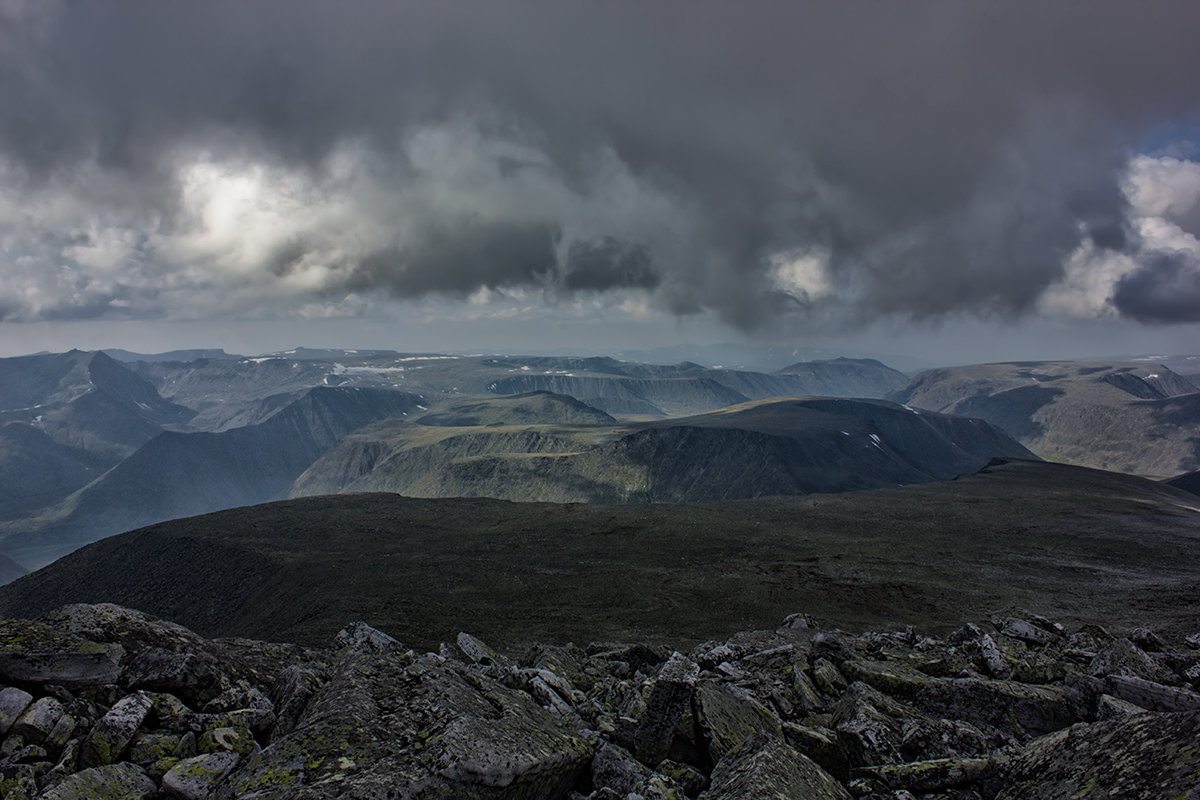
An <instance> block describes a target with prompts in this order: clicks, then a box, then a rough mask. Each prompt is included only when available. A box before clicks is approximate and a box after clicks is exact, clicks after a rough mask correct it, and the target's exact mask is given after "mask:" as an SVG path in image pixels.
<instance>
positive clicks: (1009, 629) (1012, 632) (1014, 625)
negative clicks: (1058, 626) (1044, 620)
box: [1000, 617, 1057, 646]
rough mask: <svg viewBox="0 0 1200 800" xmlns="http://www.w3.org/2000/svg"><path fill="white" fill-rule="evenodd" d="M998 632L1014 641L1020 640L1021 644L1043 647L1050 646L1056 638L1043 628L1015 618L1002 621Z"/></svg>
mask: <svg viewBox="0 0 1200 800" xmlns="http://www.w3.org/2000/svg"><path fill="white" fill-rule="evenodd" d="M1000 632H1001V633H1002V634H1004V635H1005V636H1011V637H1012V638H1014V639H1020V640H1021V641H1023V642H1026V643H1028V644H1032V645H1038V646H1044V645H1047V644H1050V642H1052V641H1054V639H1055V638H1057V637H1056V636H1055V635H1054V634H1051V633H1050V632H1049V631H1047V630H1046V629H1045V628H1042V627H1039V626H1037V625H1034V624H1033V623H1032V622H1029V621H1028V620H1024V619H1018V618H1016V617H1008V618H1007V619H1005V620H1004V624H1003V625H1001V626H1000Z"/></svg>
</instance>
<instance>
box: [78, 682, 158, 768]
mask: <svg viewBox="0 0 1200 800" xmlns="http://www.w3.org/2000/svg"><path fill="white" fill-rule="evenodd" d="M149 713H150V698H149V697H148V696H147V695H146V693H145V692H134V693H133V694H131V695H128V696H126V697H124V698H122V699H121V700H120V701H119V702H117V704H116V705H114V706H113V707H112V708H111V709H109V711H108V713H107V714H105V715H104V716H103V717H101V718H100V719H99V720H97V721H96V724H95V725H93V726H92V730H91V731H90V732H89V733H88V736H87V738H86V739H84V740H83V744H82V745H81V746H80V749H79V764H80V766H83V767H96V766H100V765H102V764H111V763H113V762H115V761H117V760H119V758H120V756H121V754H122V753H123V752H125V748H126V747H128V746H129V743H130V741H132V740H133V737H134V735H135V734H136V733H137V731H138V728H139V727H141V725H142V722H143V721H144V720H145V719H146V715H147V714H149Z"/></svg>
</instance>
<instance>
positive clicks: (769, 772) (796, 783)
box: [700, 734, 851, 800]
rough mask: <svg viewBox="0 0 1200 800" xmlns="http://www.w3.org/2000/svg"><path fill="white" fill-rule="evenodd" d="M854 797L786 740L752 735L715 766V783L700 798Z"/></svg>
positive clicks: (843, 799)
mask: <svg viewBox="0 0 1200 800" xmlns="http://www.w3.org/2000/svg"><path fill="white" fill-rule="evenodd" d="M765 798H804V800H851V797H850V793H849V792H848V791H846V789H845V788H844V787H843V786H842V785H841V784H840V783H838V782H837V781H836V780H835V779H834V778H833V777H832V776H831V775H829V773H827V772H825V771H824V770H823V769H821V768H820V767H819V766H817V765H816V764H814V763H813V762H812V761H811V760H809V759H808V758H806V757H805V756H803V755H801V754H800V753H797V752H796V751H795V750H793V749H792V748H791V747H789V746H788V745H786V744H784V743H783V742H782V741H780V740H778V739H776V738H774V737H771V736H763V735H761V734H758V735H754V736H751V737H748V738H747V739H746V740H745V741H743V742H742V743H741V745H740V746H739V747H738V748H736V749H735V750H733V751H731V752H729V753H727V754H726V755H725V757H724V758H722V759H721V760H720V761H719V762H718V763H717V765H716V767H715V768H714V769H713V774H712V785H711V786H709V788H708V789H707V790H705V791H704V792H703V793H702V794H701V795H700V800H764V799H765Z"/></svg>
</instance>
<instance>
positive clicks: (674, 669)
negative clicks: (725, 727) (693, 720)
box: [634, 653, 700, 764]
mask: <svg viewBox="0 0 1200 800" xmlns="http://www.w3.org/2000/svg"><path fill="white" fill-rule="evenodd" d="M699 676H700V667H699V665H698V664H696V663H695V662H694V661H692V660H691V659H689V658H688V657H687V656H684V655H682V654H680V653H674V654H673V655H672V656H671V657H670V659H668V660H667V662H666V663H665V664H663V666H662V668H661V669H660V670H659V671H658V676H657V677H656V678H655V679H654V683H653V684H652V685H651V687H650V694H649V696H648V697H647V699H646V705H645V710H644V711H643V712H642V714H641V717H640V719H639V721H638V727H637V732H636V733H635V734H634V752H635V753H636V755H637V757H638V759H640V760H641V761H642V762H643V763H646V764H657V763H658V762H659V761H661V760H663V759H664V758H666V757H667V755H668V753H669V752H670V750H671V744H672V741H673V740H674V739H675V730H676V727H677V726H678V725H679V722H680V720H682V719H683V717H684V715H685V714H687V713H688V712H689V711H690V709H691V702H692V691H693V689H694V688H695V686H696V680H697V678H698V677H699Z"/></svg>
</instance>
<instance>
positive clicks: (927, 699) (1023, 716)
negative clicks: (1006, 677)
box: [914, 678, 1078, 736]
mask: <svg viewBox="0 0 1200 800" xmlns="http://www.w3.org/2000/svg"><path fill="white" fill-rule="evenodd" d="M914 702H915V703H916V704H917V705H918V706H919V707H921V708H923V709H925V710H927V711H930V712H931V713H934V714H938V715H941V716H945V717H950V718H953V719H961V720H965V721H967V722H971V723H973V724H977V725H980V724H982V725H987V726H993V727H996V728H999V729H1000V730H1003V731H1005V732H1007V733H1010V734H1013V735H1018V736H1026V735H1028V734H1030V733H1033V734H1039V733H1047V732H1049V731H1055V730H1058V729H1059V728H1063V727H1066V726H1067V725H1070V724H1071V723H1072V722H1076V721H1078V719H1077V717H1076V716H1075V715H1074V713H1073V712H1072V710H1071V707H1070V704H1069V703H1068V702H1067V699H1066V697H1065V696H1064V694H1063V690H1062V688H1061V687H1058V686H1033V685H1030V684H1025V683H1019V682H1017V681H1001V680H986V679H982V678H953V679H947V678H932V679H930V681H929V682H928V683H927V684H925V686H924V688H922V689H921V691H920V692H919V693H918V694H917V696H916V697H915V698H914Z"/></svg>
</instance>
